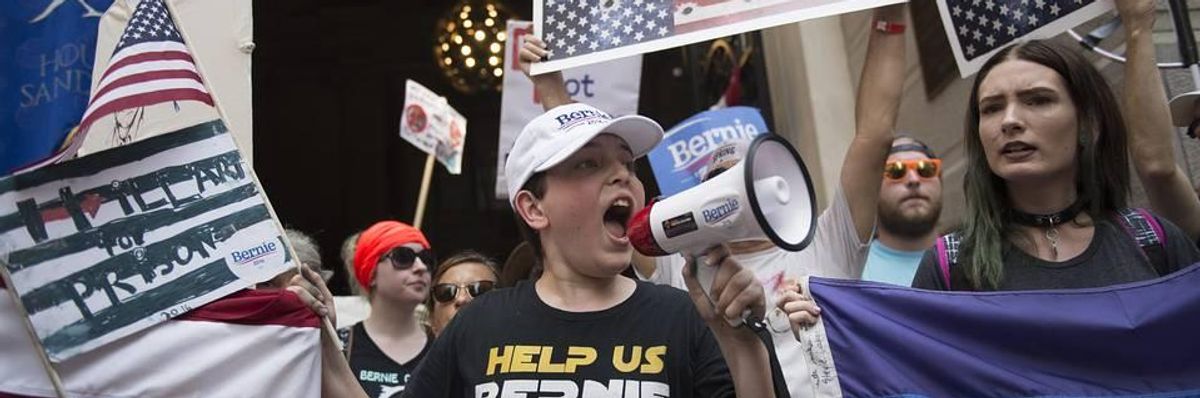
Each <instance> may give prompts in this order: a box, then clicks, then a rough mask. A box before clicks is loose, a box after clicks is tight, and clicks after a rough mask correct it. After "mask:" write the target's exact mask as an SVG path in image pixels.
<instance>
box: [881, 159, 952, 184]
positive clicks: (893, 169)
mask: <svg viewBox="0 0 1200 398" xmlns="http://www.w3.org/2000/svg"><path fill="white" fill-rule="evenodd" d="M909 170H916V171H917V175H919V176H921V178H934V177H937V176H940V175H941V174H942V160H941V159H920V160H897V161H893V162H888V163H887V164H885V165H883V176H884V177H885V178H887V179H889V180H901V179H904V176H905V175H907V174H908V171H909Z"/></svg>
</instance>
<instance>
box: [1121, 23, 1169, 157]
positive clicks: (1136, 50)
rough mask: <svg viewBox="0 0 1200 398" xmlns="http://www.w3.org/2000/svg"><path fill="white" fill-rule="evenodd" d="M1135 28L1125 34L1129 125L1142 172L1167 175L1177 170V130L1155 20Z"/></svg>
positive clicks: (1129, 29) (1132, 27)
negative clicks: (1162, 71)
mask: <svg viewBox="0 0 1200 398" xmlns="http://www.w3.org/2000/svg"><path fill="white" fill-rule="evenodd" d="M1132 25H1133V26H1127V27H1126V29H1127V31H1126V35H1125V37H1126V40H1127V41H1126V50H1125V53H1126V55H1127V62H1126V63H1125V91H1124V94H1125V98H1124V100H1125V116H1126V120H1125V123H1126V125H1128V127H1129V134H1130V135H1131V141H1132V142H1131V143H1132V147H1133V156H1134V162H1135V165H1136V166H1137V168H1138V173H1139V174H1150V175H1166V174H1169V173H1170V172H1172V171H1173V170H1174V169H1175V149H1174V147H1173V144H1172V141H1173V140H1174V137H1173V134H1172V132H1173V131H1174V128H1173V127H1172V126H1171V112H1170V109H1169V108H1168V107H1167V93H1166V91H1165V90H1164V89H1163V85H1162V77H1161V75H1160V74H1159V72H1158V66H1157V65H1155V49H1154V42H1153V40H1152V36H1153V32H1151V28H1152V26H1153V21H1152V20H1151V21H1149V22H1140V23H1134V24H1132ZM1143 171H1145V172H1146V173H1144V172H1143Z"/></svg>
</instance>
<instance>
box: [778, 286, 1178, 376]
mask: <svg viewBox="0 0 1200 398" xmlns="http://www.w3.org/2000/svg"><path fill="white" fill-rule="evenodd" d="M1196 286H1200V265H1193V266H1191V267H1189V268H1186V269H1183V270H1180V271H1178V272H1176V273H1174V274H1172V275H1169V276H1167V277H1164V278H1159V279H1154V280H1149V281H1142V282H1136V283H1130V284H1124V285H1117V286H1111V287H1104V288H1094V289H1075V290H1057V291H1029V292H989V293H965V292H933V291H924V290H915V289H909V288H905V287H899V286H893V285H885V284H879V283H871V282H859V281H844V280H830V279H820V278H812V279H811V280H810V281H809V285H808V287H809V289H810V291H811V293H812V296H813V298H814V299H815V300H816V302H817V304H818V305H819V306H820V308H821V318H820V319H821V322H820V323H819V324H818V326H816V327H813V328H810V329H808V330H805V331H801V332H800V335H799V336H798V338H799V339H800V341H801V342H802V343H804V344H805V345H806V347H808V348H809V349H810V350H809V352H810V353H815V355H812V358H810V359H811V362H810V363H811V364H813V365H814V366H815V367H814V368H813V369H812V370H813V371H812V372H811V373H812V377H813V378H814V385H818V386H821V385H822V383H824V387H826V388H827V389H829V388H831V389H830V390H828V391H826V392H825V393H821V394H817V395H822V396H830V395H844V396H848V397H895V396H905V397H980V396H988V397H1085V396H1092V397H1094V396H1108V397H1135V396H1136V397H1184V396H1200V338H1197V336H1200V316H1197V314H1200V289H1196ZM784 371H785V372H786V371H787V369H784ZM839 389H840V392H838V391H836V390H839ZM829 391H834V392H832V393H830V392H829Z"/></svg>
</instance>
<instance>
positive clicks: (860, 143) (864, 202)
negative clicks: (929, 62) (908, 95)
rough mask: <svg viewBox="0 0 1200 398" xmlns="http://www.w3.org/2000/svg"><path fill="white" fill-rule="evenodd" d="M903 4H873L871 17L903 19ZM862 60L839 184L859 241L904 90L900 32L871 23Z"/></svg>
mask: <svg viewBox="0 0 1200 398" xmlns="http://www.w3.org/2000/svg"><path fill="white" fill-rule="evenodd" d="M904 7H905V6H904V5H903V4H901V5H894V6H887V7H883V8H878V9H876V11H875V17H874V18H875V21H885V22H889V23H897V24H903V23H905V18H904V10H905V8H904ZM870 35H871V38H870V40H869V43H868V44H867V59H866V61H865V62H864V63H863V70H862V77H861V79H860V81H859V86H858V97H857V99H856V100H855V112H854V115H855V135H854V139H853V140H852V141H850V148H849V150H848V151H847V153H846V157H845V160H843V161H842V172H841V180H840V182H841V187H842V190H843V191H844V193H845V197H846V198H847V199H848V201H849V205H850V215H851V217H852V218H853V221H854V229H855V232H856V233H857V235H858V238H859V240H860V241H866V240H868V239H870V238H871V233H872V232H873V231H874V226H875V211H876V209H877V208H878V200H879V178H880V171H881V170H883V163H884V161H885V160H887V156H888V149H889V148H891V145H892V139H893V138H894V137H893V129H894V128H895V124H896V117H897V113H899V110H900V95H901V93H902V92H903V89H904V51H905V49H904V46H905V42H904V34H900V33H893V32H880V31H878V30H876V29H875V28H874V24H872V26H871V28H870Z"/></svg>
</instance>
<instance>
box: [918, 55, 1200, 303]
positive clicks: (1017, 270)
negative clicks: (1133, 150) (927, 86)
mask: <svg viewBox="0 0 1200 398" xmlns="http://www.w3.org/2000/svg"><path fill="white" fill-rule="evenodd" d="M969 107H970V110H969V112H968V114H967V120H966V135H965V142H966V150H967V173H966V177H965V179H964V183H963V185H964V190H965V193H966V200H967V209H966V215H965V219H964V224H963V229H962V231H961V232H959V233H955V234H951V235H947V236H945V237H943V238H941V239H940V240H939V242H938V244H937V246H935V248H933V249H931V250H929V251H928V252H927V253H926V255H925V258H924V259H923V260H922V263H921V267H920V270H919V271H918V272H917V276H916V278H915V279H914V280H913V286H914V287H919V288H928V289H940V290H1028V289H1061V288H1084V287H1099V286H1108V285H1113V284H1119V283H1125V282H1133V281H1138V280H1144V279H1151V278H1154V277H1157V276H1162V275H1164V274H1166V273H1169V272H1172V271H1174V270H1177V269H1179V268H1182V267H1184V266H1187V265H1190V264H1192V263H1194V262H1196V261H1197V260H1200V253H1198V252H1197V250H1196V248H1195V246H1194V245H1193V244H1192V243H1191V242H1192V241H1191V239H1188V238H1187V236H1186V235H1185V234H1184V233H1183V232H1182V231H1180V230H1179V228H1177V227H1176V226H1175V225H1173V224H1171V223H1170V222H1168V221H1166V220H1164V219H1161V218H1158V217H1157V216H1154V215H1152V214H1150V213H1149V212H1148V211H1145V210H1141V209H1130V208H1128V207H1127V198H1128V196H1129V162H1128V155H1127V149H1128V148H1127V140H1128V137H1127V134H1126V128H1125V122H1124V120H1123V119H1122V115H1121V111H1120V108H1119V107H1118V105H1117V101H1116V98H1115V97H1114V96H1113V93H1112V91H1111V89H1110V88H1109V86H1108V84H1107V82H1105V80H1104V78H1103V77H1102V76H1101V75H1100V73H1099V72H1098V71H1097V70H1096V69H1095V68H1094V67H1092V65H1091V64H1090V63H1088V61H1087V60H1086V59H1084V58H1083V56H1082V55H1080V54H1079V53H1077V52H1076V51H1074V50H1071V49H1067V48H1064V47H1061V46H1058V45H1055V44H1053V43H1051V42H1047V41H1037V40H1034V41H1028V42H1023V43H1019V44H1016V45H1013V46H1010V47H1008V48H1005V49H1003V50H1001V51H1000V52H999V53H997V54H996V55H995V56H994V57H992V58H991V59H990V60H989V61H988V62H987V63H986V64H985V65H984V66H983V68H982V69H981V70H980V72H979V74H978V75H977V76H976V79H975V83H974V86H973V88H972V90H971V97H970V105H969Z"/></svg>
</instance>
